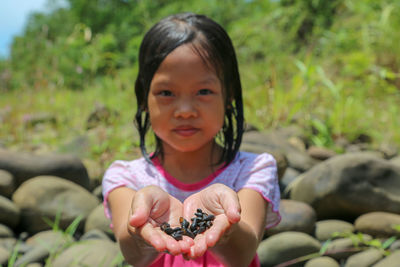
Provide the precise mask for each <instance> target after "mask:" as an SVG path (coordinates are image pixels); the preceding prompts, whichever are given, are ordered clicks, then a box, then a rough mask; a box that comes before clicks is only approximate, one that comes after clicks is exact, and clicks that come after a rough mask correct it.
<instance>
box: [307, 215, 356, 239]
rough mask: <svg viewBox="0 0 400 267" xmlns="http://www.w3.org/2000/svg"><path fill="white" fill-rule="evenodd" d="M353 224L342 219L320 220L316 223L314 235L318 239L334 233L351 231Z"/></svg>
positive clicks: (329, 236)
mask: <svg viewBox="0 0 400 267" xmlns="http://www.w3.org/2000/svg"><path fill="white" fill-rule="evenodd" d="M352 232H354V225H353V224H351V223H349V222H346V221H342V220H322V221H318V222H317V223H316V227H315V237H316V238H317V239H318V240H320V241H326V240H328V239H330V238H332V235H333V234H334V233H352Z"/></svg>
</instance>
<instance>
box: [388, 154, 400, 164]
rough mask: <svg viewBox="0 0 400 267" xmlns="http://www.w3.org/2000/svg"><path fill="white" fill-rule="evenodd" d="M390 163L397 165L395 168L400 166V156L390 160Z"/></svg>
mask: <svg viewBox="0 0 400 267" xmlns="http://www.w3.org/2000/svg"><path fill="white" fill-rule="evenodd" d="M390 162H391V163H393V164H395V165H397V166H400V156H397V157H394V158H392V159H390Z"/></svg>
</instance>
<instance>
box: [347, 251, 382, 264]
mask: <svg viewBox="0 0 400 267" xmlns="http://www.w3.org/2000/svg"><path fill="white" fill-rule="evenodd" d="M382 258H383V254H382V251H380V250H379V249H377V248H370V249H367V250H365V251H362V252H359V253H356V254H354V255H352V256H350V257H349V258H348V259H347V261H346V265H345V267H369V266H372V265H373V264H375V263H376V262H378V261H379V260H380V259H382Z"/></svg>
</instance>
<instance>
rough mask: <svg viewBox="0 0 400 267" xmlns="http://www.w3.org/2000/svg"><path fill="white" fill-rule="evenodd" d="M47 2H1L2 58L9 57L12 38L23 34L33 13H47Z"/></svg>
mask: <svg viewBox="0 0 400 267" xmlns="http://www.w3.org/2000/svg"><path fill="white" fill-rule="evenodd" d="M46 3H47V0H0V57H2V58H4V57H7V56H8V55H9V50H10V49H9V48H10V45H11V42H12V38H13V36H15V35H18V34H20V33H22V31H23V29H24V27H25V24H26V22H27V19H28V16H29V14H30V13H31V12H33V11H45V10H46Z"/></svg>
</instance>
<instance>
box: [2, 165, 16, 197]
mask: <svg viewBox="0 0 400 267" xmlns="http://www.w3.org/2000/svg"><path fill="white" fill-rule="evenodd" d="M15 189H16V185H15V179H14V176H13V175H12V174H11V173H10V172H8V171H6V170H0V195H1V196H4V197H7V198H10V197H11V195H12V194H13V193H14V191H15Z"/></svg>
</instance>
